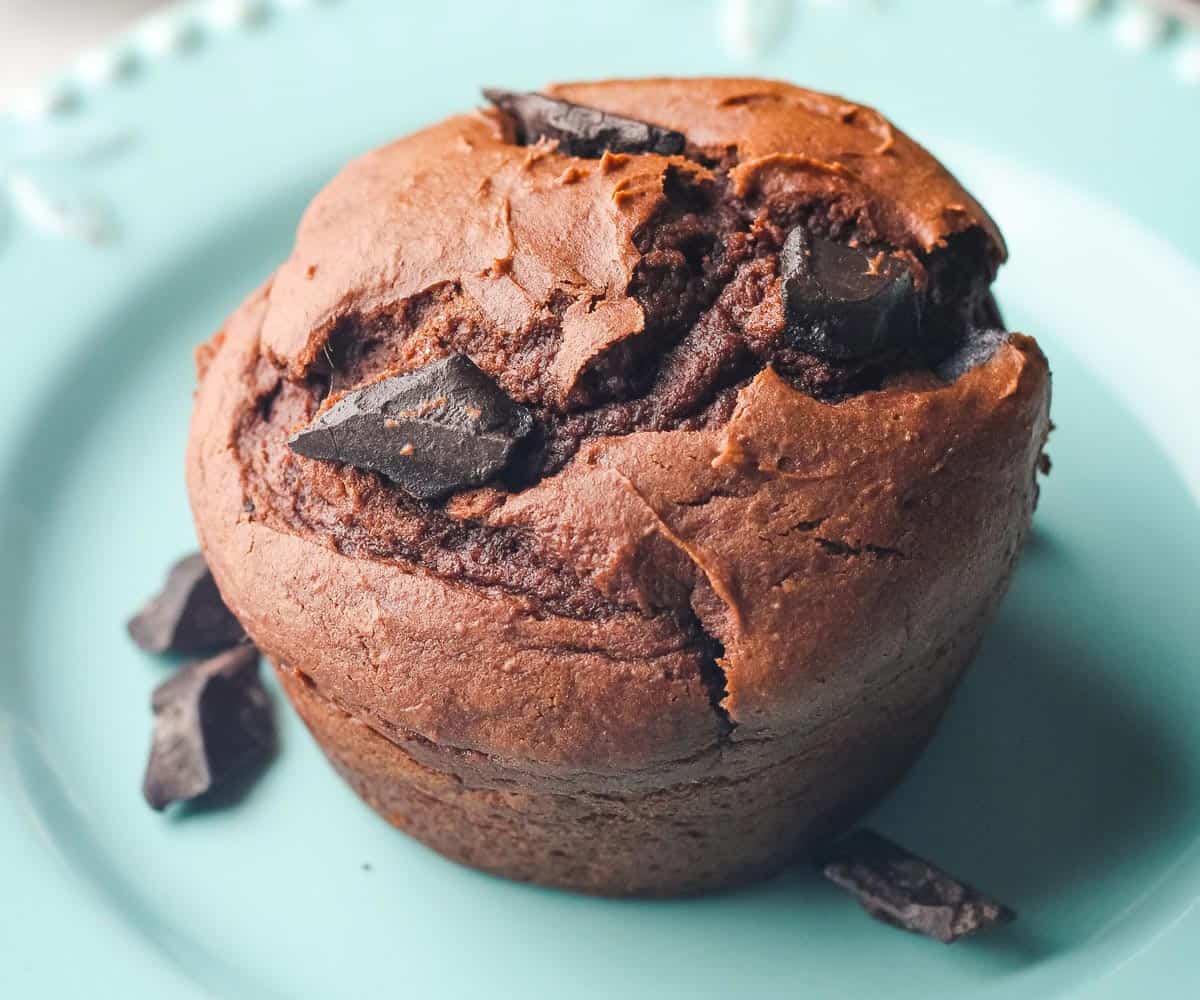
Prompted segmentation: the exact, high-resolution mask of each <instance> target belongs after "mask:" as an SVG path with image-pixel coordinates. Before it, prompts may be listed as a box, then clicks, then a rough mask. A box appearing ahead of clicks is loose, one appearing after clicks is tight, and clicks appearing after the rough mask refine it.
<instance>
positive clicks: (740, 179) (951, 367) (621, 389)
mask: <svg viewBox="0 0 1200 1000" xmlns="http://www.w3.org/2000/svg"><path fill="white" fill-rule="evenodd" d="M543 93H544V94H546V95H548V96H550V97H552V98H556V99H559V100H564V101H569V102H573V103H575V104H579V105H585V106H587V107H590V108H596V109H600V110H601V111H604V112H609V113H610V114H615V115H623V116H627V117H630V118H636V119H639V120H642V121H646V122H650V123H653V124H654V125H656V126H661V127H663V128H665V129H670V130H673V131H675V132H678V133H681V134H682V136H683V137H684V141H683V148H682V149H681V151H680V152H679V153H672V154H670V155H662V154H661V153H658V152H644V153H637V152H619V153H618V152H611V151H603V152H600V153H599V155H595V156H588V157H581V156H573V155H570V154H569V153H568V152H567V151H565V150H564V148H563V144H562V143H556V142H555V141H553V140H547V139H541V140H535V141H531V140H530V137H529V136H528V135H525V134H523V132H522V129H521V128H520V122H519V121H514V119H513V117H512V116H511V114H509V113H506V112H504V111H501V110H497V109H489V110H486V111H476V112H473V113H471V114H466V115H461V116H457V117H454V118H451V119H449V120H447V121H445V122H443V123H441V124H439V125H435V126H433V127H431V128H428V129H425V130H423V131H421V132H418V133H416V134H415V135H412V136H409V137H407V138H404V139H401V140H399V141H398V142H396V143H393V144H391V145H389V146H386V147H384V148H382V149H380V150H377V151H375V152H373V153H370V154H368V155H367V156H365V157H363V158H361V159H359V160H357V161H355V162H354V163H352V164H350V165H349V166H348V167H347V168H346V169H345V170H344V171H343V172H342V173H341V174H340V175H339V176H338V177H337V178H336V179H335V180H334V181H333V182H332V183H331V184H330V185H329V186H328V187H327V188H326V189H325V190H324V191H323V192H322V193H321V194H320V195H318V196H317V198H316V199H315V200H314V202H313V204H312V206H311V207H310V208H309V210H308V212H307V213H306V215H305V217H304V219H303V221H302V223H301V225H300V229H299V232H298V235H297V240H296V245H295V248H294V250H293V252H292V255H291V257H290V258H289V259H288V261H287V262H285V263H284V265H283V266H282V267H281V268H280V269H279V271H277V272H276V274H275V275H274V276H273V277H272V278H270V279H269V280H268V281H267V283H266V284H265V285H264V286H263V287H262V288H260V289H259V290H258V291H257V292H256V293H254V295H252V296H251V297H250V299H248V300H247V302H246V303H245V304H243V306H242V307H241V308H240V309H239V310H238V312H237V313H236V314H235V315H234V316H233V317H232V318H231V319H230V320H229V321H228V322H227V324H226V326H225V327H224V329H223V330H222V331H221V332H220V333H218V334H217V335H216V337H214V338H213V340H212V341H210V343H209V344H208V345H206V346H205V347H204V348H202V349H201V351H200V354H199V368H200V372H201V383H200V389H199V392H198V396H197V404H196V411H195V416H194V420H193V428H192V435H191V441H190V446H189V458H188V475H189V490H190V495H191V499H192V504H193V508H194V510H195V514H196V520H197V525H198V528H199V532H200V536H201V541H202V544H203V546H204V550H205V554H206V556H207V558H208V560H209V562H210V565H211V566H212V569H213V573H214V576H215V578H216V580H217V581H218V584H219V586H220V588H221V591H222V594H223V595H224V597H225V599H226V601H227V603H228V604H229V606H230V608H231V609H232V610H233V611H234V612H235V614H236V615H237V616H238V618H239V619H240V620H241V622H242V624H243V625H244V626H245V627H246V629H247V631H248V632H249V633H250V635H251V636H252V637H253V638H254V640H255V641H256V642H257V643H258V645H259V646H260V648H262V650H263V651H264V652H265V653H266V654H267V655H268V656H269V657H270V658H271V659H272V661H273V662H274V663H275V664H276V665H277V667H278V668H279V669H280V671H281V672H282V674H283V676H284V677H285V682H286V686H287V688H288V691H289V694H291V696H292V698H293V700H294V701H295V702H296V705H297V708H298V709H299V710H300V711H301V714H302V715H303V716H304V718H305V720H306V722H308V724H309V726H310V728H312V729H313V731H314V733H315V734H316V736H317V738H318V739H319V740H321V742H322V744H323V746H324V747H325V749H326V751H327V752H328V753H329V755H330V757H331V759H333V761H334V763H335V765H336V766H337V767H338V768H339V770H341V771H342V773H343V774H345V775H346V776H347V778H348V779H349V780H350V781H351V782H352V783H353V784H355V786H356V787H357V788H358V790H359V791H360V793H361V794H363V795H364V797H365V798H367V799H368V801H370V802H372V804H373V805H375V806H376V807H377V808H379V809H380V811H381V812H383V813H384V815H385V816H387V818H389V819H390V820H391V821H393V822H395V823H396V824H397V825H399V826H401V827H404V828H406V829H409V830H410V831H412V832H414V833H416V834H417V835H418V836H420V837H422V839H424V840H426V841H427V842H429V843H431V844H432V845H433V846H435V847H438V848H439V849H441V850H443V851H444V852H445V853H448V854H450V855H451V856H454V857H457V858H459V859H461V860H465V861H467V862H469V863H472V864H476V865H479V866H481V867H485V868H489V869H491V870H494V871H499V872H501V873H503V874H508V875H512V876H514V877H519V878H527V879H534V880H537V881H543V882H547V883H550V884H556V885H565V886H569V887H573V888H581V889H586V890H590V891H598V892H614V893H626V892H651V893H665V892H677V891H695V890H698V889H704V888H710V887H713V886H717V885H722V884H727V883H729V882H733V881H737V880H739V879H743V878H747V877H750V876H752V875H754V874H759V873H762V872H765V871H768V870H771V869H772V868H773V867H776V866H778V865H779V864H781V863H783V862H785V861H786V860H787V858H789V857H791V856H792V855H793V854H794V853H795V852H796V851H797V850H801V849H803V848H804V847H805V846H807V845H808V844H810V843H812V842H813V841H814V840H815V839H817V838H819V837H822V836H826V835H828V834H830V833H831V832H833V831H834V830H836V829H837V828H838V827H839V826H840V825H844V823H846V822H847V821H849V820H850V819H851V818H852V817H853V815H854V813H855V811H856V810H858V809H860V808H862V807H863V806H864V805H866V804H868V803H869V802H870V801H871V800H872V799H873V798H874V797H876V796H877V795H878V794H880V793H881V792H882V791H884V790H885V789H886V788H887V787H888V786H889V785H890V784H891V783H892V782H893V781H894V780H895V779H896V778H897V777H898V776H899V774H900V773H902V771H903V769H904V767H905V766H906V764H907V762H908V760H910V759H911V757H912V756H913V755H914V754H915V753H916V752H917V751H918V750H919V748H920V747H921V746H922V745H923V743H924V741H925V739H926V738H927V737H928V735H929V733H930V732H931V730H932V728H933V726H934V724H935V723H936V720H937V717H938V715H939V714H940V712H941V709H942V707H944V704H945V702H946V699H947V698H948V697H949V694H950V692H951V690H952V688H953V686H954V683H955V682H956V680H957V678H958V677H959V675H960V673H961V671H962V669H963V667H964V666H965V664H966V663H967V662H968V660H969V658H970V656H971V654H972V652H973V649H974V647H975V644H976V643H977V641H978V639H979V636H980V634H981V632H982V629H983V628H984V626H985V624H986V622H987V620H988V619H989V617H990V616H991V614H992V612H993V611H994V609H995V607H996V604H997V602H998V600H999V599H1000V597H1001V595H1002V593H1003V590H1004V587H1005V585H1006V582H1007V580H1008V578H1009V575H1010V574H1011V571H1012V569H1013V566H1014V564H1015V561H1016V559H1017V556H1018V554H1019V552H1020V548H1021V545H1022V543H1023V541H1024V538H1025V535H1026V533H1027V531H1028V527H1029V521H1030V517H1031V515H1032V511H1033V506H1034V503H1035V501H1036V485H1035V482H1034V475H1035V469H1036V466H1037V462H1038V459H1039V455H1040V453H1041V448H1042V445H1043V444H1044V440H1045V435H1046V433H1047V427H1048V415H1047V413H1048V402H1049V373H1048V370H1047V366H1046V362H1045V359H1044V358H1043V356H1042V355H1041V352H1040V351H1039V350H1038V348H1037V346H1036V344H1035V343H1034V342H1033V341H1032V340H1031V339H1029V338H1027V337H1024V336H1021V335H1019V334H1012V335H1007V336H1004V337H994V338H993V340H994V349H992V350H991V352H990V354H983V355H980V356H979V357H978V358H976V357H975V356H974V355H971V353H970V349H971V345H972V344H973V343H975V342H976V340H978V338H979V336H980V333H981V331H995V330H996V329H997V328H998V327H999V326H1000V325H1001V320H1000V315H999V311H998V309H997V308H996V304H995V302H994V301H993V299H992V297H991V294H990V291H989V289H990V285H991V282H992V279H993V278H994V276H995V273H996V269H997V267H998V266H999V265H1000V263H1001V262H1002V260H1003V258H1004V255H1005V248H1004V244H1003V241H1002V239H1001V237H1000V234H999V232H998V230H997V228H996V226H995V225H994V223H993V222H992V221H991V219H990V218H989V217H988V216H987V215H986V213H985V212H984V211H983V209H982V208H981V207H980V206H979V205H978V203H977V202H975V200H974V199H973V198H972V197H971V196H970V195H969V194H968V193H967V192H966V191H964V190H963V189H962V188H961V187H960V186H959V185H958V183H957V182H956V181H955V180H954V179H953V178H952V177H951V176H950V175H949V174H948V173H947V172H946V171H945V170H944V168H942V167H941V166H940V165H939V164H938V163H937V162H936V161H935V160H934V159H933V158H932V157H931V156H929V154H928V153H926V152H925V151H924V150H923V149H921V148H920V147H919V146H918V145H916V144H915V143H914V142H913V141H912V140H910V139H909V138H908V137H906V136H905V135H903V133H901V132H900V131H898V130H897V129H895V128H894V127H893V126H892V125H891V124H890V123H888V122H887V120H886V119H884V118H883V117H882V116H881V115H879V114H878V113H877V112H875V111H873V110H871V109H868V108H865V107H862V106H859V105H855V104H851V103H849V102H846V101H843V100H841V99H838V98H834V97H829V96H826V95H821V94H815V93H813V92H810V91H806V90H802V89H800V88H797V87H793V86H790V85H787V84H781V83H775V82H769V81H761V80H734V79H722V80H643V81H612V82H601V83H586V84H570V85H559V86H554V87H550V88H547V89H546V90H545V91H544V92H543ZM794 233H799V234H800V235H801V236H802V237H803V238H804V239H805V240H816V241H824V242H822V244H821V245H822V246H826V245H828V246H833V245H836V246H838V247H843V248H847V249H849V250H852V251H853V252H854V253H856V254H860V255H861V256H862V259H863V260H864V261H867V262H868V266H870V267H872V268H875V267H880V266H888V267H895V268H900V269H902V270H903V273H904V275H905V279H906V280H907V281H910V282H911V286H912V290H911V296H912V299H913V302H914V309H915V311H916V314H917V315H919V323H918V324H917V325H916V326H915V327H914V329H913V330H912V331H911V335H907V336H906V337H905V338H904V339H903V340H902V341H897V342H895V343H891V344H888V345H886V346H885V347H884V348H882V349H879V350H874V351H872V352H870V353H868V354H866V355H865V356H855V357H850V358H847V357H842V358H838V357H831V356H829V355H828V354H827V353H825V354H822V353H812V351H813V344H812V342H811V340H806V339H804V338H803V337H798V336H797V333H796V327H795V323H794V322H793V319H792V313H791V312H790V311H789V310H790V307H789V304H788V301H787V299H788V295H787V289H786V288H785V284H786V278H787V275H786V274H785V271H786V268H787V263H786V253H787V251H786V246H787V243H788V240H789V237H790V236H792V234H794ZM792 238H793V239H795V237H794V236H793V237H792ZM964 351H965V352H966V353H967V354H968V355H970V356H971V357H972V359H973V360H976V361H978V363H976V364H974V365H973V366H965V367H964V366H961V365H956V364H955V362H954V359H955V358H956V357H960V356H963V353H964ZM459 354H461V355H465V356H466V357H468V358H469V359H470V360H471V362H473V363H474V365H476V366H478V368H479V369H480V370H481V371H482V372H484V373H485V374H486V375H487V376H488V377H489V378H491V379H492V380H494V382H495V383H496V384H497V385H498V386H499V387H500V388H501V389H502V390H503V392H504V393H505V394H506V395H507V396H508V397H509V398H510V399H511V400H513V401H514V402H515V403H517V404H520V405H521V406H523V407H525V408H527V409H528V411H529V412H530V413H531V414H532V417H533V427H534V430H533V432H532V433H531V434H530V435H529V436H528V438H527V439H525V440H523V441H522V442H521V443H520V445H519V447H518V448H517V450H516V453H515V454H514V457H513V459H512V461H511V462H509V463H508V464H507V465H506V467H505V468H504V469H503V471H502V472H500V473H499V474H497V476H496V477H495V478H494V479H493V480H492V481H490V482H488V483H486V484H485V485H483V486H481V487H472V488H469V489H463V490H458V491H453V492H451V493H450V495H449V496H446V497H444V498H441V499H439V500H436V501H428V500H421V499H417V498H415V497H413V496H411V495H409V494H408V493H406V492H405V491H404V490H403V489H401V488H399V487H398V486H397V484H396V483H394V482H391V481H389V480H388V479H387V478H385V477H383V476H380V475H379V474H377V473H374V472H368V471H364V470H362V469H357V468H354V467H352V466H350V465H345V464H339V463H336V462H328V461H318V460H314V459H311V458H305V457H303V456H301V455H299V454H297V453H296V452H295V451H294V450H293V449H292V448H290V447H289V439H290V438H291V437H292V435H293V434H294V433H296V432H297V430H298V429H301V428H303V427H305V426H307V425H309V424H310V423H311V422H312V421H313V420H314V418H316V417H318V416H319V415H320V414H321V413H323V412H326V411H327V410H328V409H329V407H330V406H331V405H332V404H334V403H335V402H336V401H337V400H338V399H341V398H344V397H345V395H346V394H347V393H350V392H353V391H354V390H357V389H359V388H362V387H364V386H369V385H372V384H375V383H378V382H379V381H380V380H383V379H387V378H390V377H394V376H396V375H400V374H404V373H409V372H416V371H419V370H421V369H423V368H425V366H427V365H429V364H430V363H431V362H435V361H438V360H439V359H442V358H446V357H449V356H452V355H459ZM960 369H961V370H960ZM723 831H724V832H723ZM685 843H686V844H688V845H690V846H689V848H688V849H687V850H682V849H681V847H680V845H681V844H685ZM697 845H698V846H697Z"/></svg>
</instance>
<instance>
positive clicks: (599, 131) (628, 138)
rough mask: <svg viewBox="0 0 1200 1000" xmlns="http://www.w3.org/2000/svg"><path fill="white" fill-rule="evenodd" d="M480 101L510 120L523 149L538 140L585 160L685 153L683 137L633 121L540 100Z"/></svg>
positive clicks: (510, 95)
mask: <svg viewBox="0 0 1200 1000" xmlns="http://www.w3.org/2000/svg"><path fill="white" fill-rule="evenodd" d="M483 96H484V97H486V98H487V99H488V100H489V101H491V102H492V103H493V104H494V105H496V107H498V108H499V109H500V110H501V111H503V112H504V113H505V114H506V115H508V117H509V118H510V119H512V121H513V123H514V125H515V126H516V131H517V141H518V142H519V143H520V144H521V145H523V146H527V145H529V144H530V143H534V142H537V141H538V140H539V139H556V140H558V148H559V149H560V150H562V151H563V152H564V153H566V154H567V155H568V156H578V157H583V158H587V159H597V158H599V157H600V156H603V155H604V153H605V152H610V153H657V154H658V155H660V156H674V155H676V154H678V153H682V152H683V146H684V142H685V139H684V136H683V133H681V132H675V131H673V130H672V129H668V128H662V127H661V126H659V125H651V124H650V123H649V122H643V121H639V120H638V119H636V118H626V117H624V116H623V115H614V114H609V113H608V112H607V111H601V110H600V109H599V108H589V107H587V106H586V105H583V104H572V103H571V102H570V101H562V100H559V99H558V98H555V97H546V96H545V95H544V94H537V93H521V92H518V91H514V90H497V89H495V88H492V87H486V88H484V91H483Z"/></svg>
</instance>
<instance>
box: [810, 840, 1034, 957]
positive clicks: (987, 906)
mask: <svg viewBox="0 0 1200 1000" xmlns="http://www.w3.org/2000/svg"><path fill="white" fill-rule="evenodd" d="M823 867H824V873H825V877H826V878H827V879H829V881H831V882H832V883H834V885H837V886H839V887H840V888H842V889H845V890H846V891H847V892H849V893H851V894H852V895H854V897H855V898H856V899H857V900H858V901H859V903H860V904H861V905H862V907H863V909H865V910H866V911H867V912H868V913H869V914H871V916H873V917H875V918H876V919H877V920H882V921H883V922H884V923H887V924H891V925H893V926H894V927H899V928H901V929H903V930H906V931H913V932H914V933H916V934H924V935H926V936H927V937H931V938H936V939H937V940H938V941H941V942H942V943H944V944H951V943H952V942H954V941H957V940H958V939H959V938H960V937H965V936H966V935H968V934H974V933H975V932H976V931H980V930H984V929H985V928H987V927H991V926H993V925H996V924H1006V923H1009V922H1011V921H1012V920H1014V919H1015V918H1016V914H1015V913H1014V912H1013V911H1012V910H1010V909H1009V908H1008V907H1007V906H1004V905H1002V904H1001V903H997V902H996V901H995V900H992V899H989V898H988V897H987V896H985V895H983V894H982V893H980V892H979V891H978V890H977V889H975V888H973V887H971V886H969V885H967V883H965V882H960V881H959V880H958V879H956V878H954V877H953V876H952V875H949V874H947V873H946V872H944V871H942V869H940V868H938V867H937V866H936V865H932V864H930V863H929V862H928V861H925V860H923V859H921V858H918V857H916V856H915V855H913V854H909V852H908V851H906V850H905V849H904V848H903V847H900V846H899V845H898V844H894V843H893V842H892V841H890V840H888V839H887V838H886V837H881V836H880V835H879V834H877V833H873V832H872V831H870V830H856V831H855V832H854V833H851V834H850V835H849V836H846V837H844V838H842V839H841V840H840V841H838V842H837V843H835V844H834V845H833V846H832V848H831V849H830V850H829V851H827V852H826V854H825V857H824V859H823Z"/></svg>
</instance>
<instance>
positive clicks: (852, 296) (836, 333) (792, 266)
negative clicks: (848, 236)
mask: <svg viewBox="0 0 1200 1000" xmlns="http://www.w3.org/2000/svg"><path fill="white" fill-rule="evenodd" d="M779 267H780V273H781V276H782V278H783V305H784V314H785V319H786V322H787V337H788V340H789V341H790V343H791V345H792V346H793V347H796V348H798V349H799V350H801V351H804V352H806V353H808V354H813V355H816V356H817V357H818V358H822V359H823V360H826V361H856V360H861V359H863V358H869V357H872V356H874V355H877V354H882V353H884V352H886V351H890V350H894V349H897V348H903V347H907V346H908V345H910V344H912V343H913V342H914V341H915V339H916V336H917V334H918V332H919V329H920V319H921V313H920V300H919V298H918V296H917V291H916V288H915V286H914V284H913V275H912V271H911V270H910V269H909V267H908V266H907V265H906V264H905V263H904V262H903V261H901V260H899V259H897V258H896V257H892V256H890V255H888V254H885V253H871V252H869V251H865V250H859V249H856V248H854V247H848V246H845V245H843V244H841V243H835V242H834V241H833V240H828V239H825V238H824V237H822V236H813V235H811V234H810V233H808V232H807V231H806V230H805V229H804V227H803V226H797V227H796V228H795V229H793V230H792V231H791V232H790V233H789V234H788V238H787V240H786V242H785V243H784V245H783V251H782V253H780V255H779Z"/></svg>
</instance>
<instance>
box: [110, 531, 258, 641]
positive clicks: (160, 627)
mask: <svg viewBox="0 0 1200 1000" xmlns="http://www.w3.org/2000/svg"><path fill="white" fill-rule="evenodd" d="M127 627H128V629H129V635H130V636H131V637H132V638H133V641H134V642H136V643H137V644H138V645H139V646H141V647H142V649H144V650H146V651H147V652H149V653H186V654H195V653H208V652H212V651H215V650H218V649H227V648H229V647H230V646H232V645H234V644H235V643H237V642H239V641H240V640H241V639H242V638H243V636H244V635H245V632H244V631H243V630H242V626H241V625H240V624H238V620H237V619H236V618H234V617H233V613H232V612H231V611H230V610H229V609H228V608H227V607H225V602H224V601H222V600H221V594H220V592H219V591H218V590H217V585H216V583H215V581H214V580H213V577H212V573H210V572H209V569H208V565H207V564H206V563H205V561H204V556H202V555H201V554H200V553H199V552H195V553H193V554H192V555H190V556H186V557H185V558H183V559H180V560H179V562H177V563H176V564H175V565H174V566H172V567H171V569H170V571H169V572H168V573H167V581H166V583H165V584H164V586H163V589H162V591H161V592H160V593H159V594H158V595H157V596H156V597H154V598H152V599H151V600H150V601H148V602H147V603H146V605H145V606H144V607H143V608H142V609H141V611H139V612H138V613H137V614H136V615H135V616H134V617H133V618H131V619H130V620H129V624H128V626H127Z"/></svg>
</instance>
